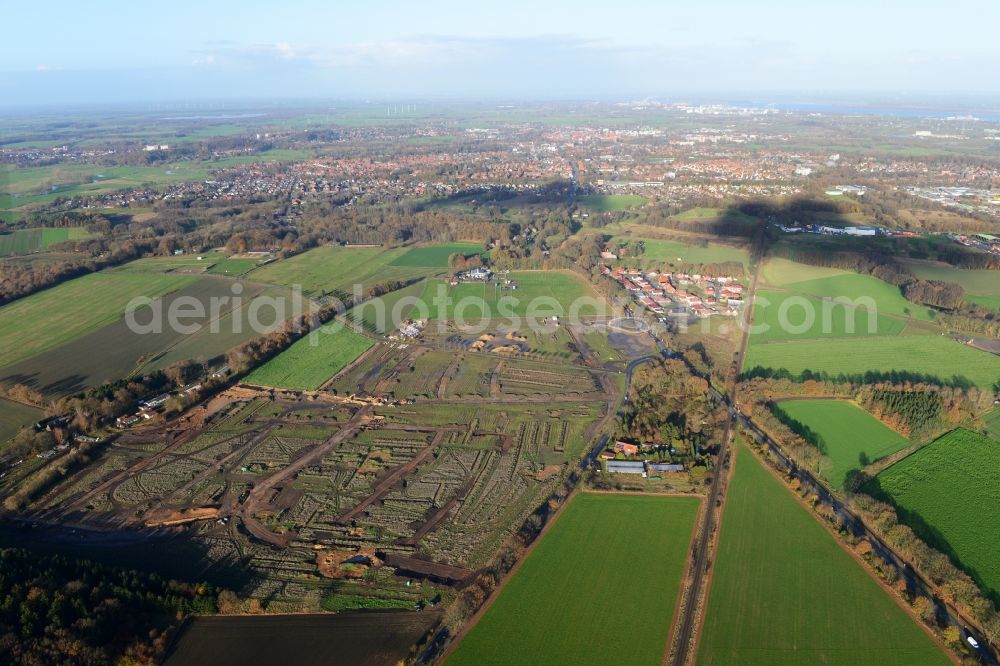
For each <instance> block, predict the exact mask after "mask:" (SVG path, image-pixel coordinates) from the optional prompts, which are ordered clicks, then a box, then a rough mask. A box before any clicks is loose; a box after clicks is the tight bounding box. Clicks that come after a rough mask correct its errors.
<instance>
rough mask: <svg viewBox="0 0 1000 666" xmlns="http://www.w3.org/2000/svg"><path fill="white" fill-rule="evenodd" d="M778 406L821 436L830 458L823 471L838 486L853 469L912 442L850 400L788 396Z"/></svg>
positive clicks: (820, 445)
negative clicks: (805, 398) (794, 397)
mask: <svg viewBox="0 0 1000 666" xmlns="http://www.w3.org/2000/svg"><path fill="white" fill-rule="evenodd" d="M778 409H780V410H781V411H783V412H784V413H785V414H787V415H788V416H790V417H792V418H793V419H795V420H796V421H798V422H799V423H802V424H803V425H805V426H807V427H808V428H809V429H810V430H812V431H813V432H814V433H816V435H817V436H818V437H819V442H818V443H816V444H817V446H818V447H819V449H820V450H821V451H822V452H823V453H824V455H825V456H826V458H827V459H828V460H829V464H828V465H827V466H826V467H825V468H824V469H822V470H820V472H821V474H822V475H823V477H824V478H825V479H826V480H827V481H829V482H830V483H831V484H832V485H833V486H834V487H835V488H841V487H842V486H843V485H844V479H845V478H846V476H847V473H848V472H849V471H851V470H852V469H862V468H864V467H867V466H868V465H869V464H871V463H873V462H875V461H876V460H879V459H880V458H884V457H885V456H887V455H889V454H890V453H895V452H896V451H899V450H901V449H905V448H906V447H907V446H909V445H910V441H909V440H908V439H906V438H905V437H903V436H902V435H900V434H899V433H897V432H896V431H895V430H892V429H891V428H889V427H888V426H886V425H884V424H883V423H882V422H881V421H879V420H878V419H876V418H875V417H874V416H872V415H871V414H869V413H868V412H866V411H865V410H863V409H861V408H860V407H858V406H857V405H855V404H854V403H853V402H848V401H846V400H786V401H784V402H782V403H780V404H779V405H778Z"/></svg>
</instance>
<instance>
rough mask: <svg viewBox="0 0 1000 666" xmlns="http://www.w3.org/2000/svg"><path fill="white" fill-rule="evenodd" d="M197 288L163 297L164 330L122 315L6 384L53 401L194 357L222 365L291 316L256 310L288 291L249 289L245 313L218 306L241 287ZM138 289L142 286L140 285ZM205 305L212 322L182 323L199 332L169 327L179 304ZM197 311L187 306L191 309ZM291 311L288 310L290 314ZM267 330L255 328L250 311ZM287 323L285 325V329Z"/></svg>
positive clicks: (1, 377)
mask: <svg viewBox="0 0 1000 666" xmlns="http://www.w3.org/2000/svg"><path fill="white" fill-rule="evenodd" d="M118 277H125V278H133V279H134V278H138V277H143V276H142V275H139V274H123V275H120V276H118ZM193 280H194V281H193V282H192V283H191V284H187V285H185V286H183V287H181V288H180V289H177V290H175V291H173V292H171V293H170V294H168V295H165V296H163V297H162V300H161V301H160V302H158V303H157V304H156V308H157V309H158V310H159V311H160V312H161V313H162V315H163V323H164V325H163V327H162V329H161V330H153V331H147V332H143V333H138V332H135V331H133V330H131V329H130V328H129V324H128V322H127V321H126V320H125V319H124V318H122V317H121V315H122V311H118V312H117V315H118V318H116V319H115V320H114V321H112V322H110V323H107V324H105V325H103V326H100V327H99V328H97V329H95V330H93V331H90V332H87V333H83V334H81V335H77V336H75V337H73V338H72V339H69V340H66V341H63V342H62V343H61V344H59V345H57V346H55V347H53V348H51V349H47V350H45V351H43V352H41V353H38V354H35V355H33V356H31V357H30V358H27V359H24V360H21V361H19V362H17V363H14V364H12V365H8V366H6V367H3V370H0V382H2V383H4V384H8V385H9V384H14V383H21V384H27V385H29V386H31V387H32V388H35V389H37V390H39V391H41V392H42V393H43V394H44V395H46V396H57V395H66V394H68V393H74V392H76V391H81V390H83V389H85V388H88V387H90V386H95V385H97V384H101V383H103V382H107V381H111V380H114V379H119V378H121V377H128V376H131V375H133V374H135V373H138V372H141V371H148V370H153V369H157V368H164V367H166V366H168V365H170V364H172V363H174V362H177V361H182V360H186V359H201V360H204V361H211V362H214V363H220V362H221V359H220V357H221V356H222V355H223V354H225V353H226V352H227V351H228V350H229V349H231V348H232V347H235V346H236V345H238V344H241V343H243V342H246V341H247V340H248V339H250V338H252V337H255V336H257V335H260V334H262V333H265V332H267V329H268V328H270V327H272V326H274V325H275V319H283V318H282V317H280V316H279V315H280V314H281V313H280V312H279V313H276V312H275V309H274V308H272V307H270V306H269V305H268V304H267V302H266V301H263V300H262V301H259V303H260V305H259V306H258V305H253V303H255V302H256V301H255V300H254V299H256V298H257V297H258V296H268V297H274V298H281V297H284V298H287V296H288V292H287V290H285V289H283V288H281V287H272V286H268V285H260V284H255V283H247V284H245V285H244V289H243V292H242V294H241V298H242V299H243V300H242V304H241V307H239V308H237V307H236V306H235V304H234V303H233V302H232V301H231V300H229V301H226V302H220V301H213V299H215V298H219V297H222V298H225V297H231V294H232V292H231V288H232V286H233V284H234V283H233V282H232V281H231V280H227V279H225V278H219V277H214V276H213V277H195V278H193ZM137 284H138V282H137ZM182 298H183V299H184V300H185V301H189V302H190V305H193V304H194V302H195V301H196V302H198V303H201V304H202V307H203V308H204V313H205V317H192V318H188V319H183V318H182V319H181V320H179V323H181V324H183V325H185V326H187V325H188V324H196V325H197V326H196V327H195V328H194V329H192V330H184V329H180V328H175V327H173V326H171V325H169V319H168V317H169V313H170V311H171V308H173V307H174V305H173V304H174V303H179V304H183V302H182V301H180V300H179V299H182ZM213 302H216V303H219V307H218V309H217V310H218V311H217V313H216V312H212V307H213ZM188 307H190V306H189V305H188V304H184V308H188ZM290 309H291V308H290V306H286V307H285V312H286V313H289V312H290ZM251 312H253V313H254V316H255V317H256V321H257V322H259V324H260V326H262V327H263V329H260V330H258V327H257V326H255V325H253V324H254V321H253V320H251V317H250V313H251ZM152 317H153V313H152V312H151V311H149V310H145V311H140V312H138V313H137V314H136V317H135V319H136V321H137V322H138V323H141V324H145V323H149V322H151V321H152ZM280 324H281V322H280V321H278V322H277V325H280Z"/></svg>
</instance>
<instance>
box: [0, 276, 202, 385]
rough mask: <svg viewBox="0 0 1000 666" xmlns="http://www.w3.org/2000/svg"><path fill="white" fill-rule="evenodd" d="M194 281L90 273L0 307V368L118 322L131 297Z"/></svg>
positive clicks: (160, 291) (154, 294) (166, 289)
mask: <svg viewBox="0 0 1000 666" xmlns="http://www.w3.org/2000/svg"><path fill="white" fill-rule="evenodd" d="M196 279H197V278H195V277H186V276H178V275H147V274H140V273H136V274H118V273H92V274H90V275H84V276H83V277H80V278H76V279H75V280H70V281H69V282H64V283H62V284H60V285H58V286H56V287H53V288H52V289H46V290H45V291H41V292H38V293H36V294H32V295H31V296H28V297H27V298H22V299H20V300H17V301H14V302H13V303H10V304H8V305H5V306H3V307H0V368H3V367H6V366H9V365H11V364H12V363H16V362H17V361H20V360H23V359H26V358H30V357H31V356H34V355H35V354H39V353H41V352H43V351H46V350H48V349H52V348H53V347H56V346H58V345H61V344H64V343H66V342H69V341H70V340H73V339H75V338H78V337H80V336H82V335H85V334H87V333H90V332H92V331H95V330H97V329H99V328H101V327H102V326H106V325H108V324H111V323H112V322H115V321H117V320H119V319H121V318H122V317H123V316H124V312H125V306H126V305H127V304H128V302H129V301H130V300H131V299H133V298H135V297H136V296H149V297H153V298H155V297H157V296H162V295H163V294H166V293H168V292H171V291H175V290H177V289H181V288H183V287H185V286H187V285H189V284H192V283H193V282H194V281H195V280H196Z"/></svg>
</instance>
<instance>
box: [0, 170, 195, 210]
mask: <svg viewBox="0 0 1000 666" xmlns="http://www.w3.org/2000/svg"><path fill="white" fill-rule="evenodd" d="M207 176H208V169H207V168H206V167H205V166H204V165H203V164H202V163H199V162H179V163H177V164H169V165H163V166H156V167H149V166H100V165H94V164H60V165H56V166H49V167H23V168H16V169H10V168H6V169H5V170H4V174H3V190H2V191H0V209H11V208H19V207H21V206H25V205H28V204H37V203H46V202H49V201H52V200H53V199H55V198H56V197H69V196H75V195H89V194H103V193H106V192H113V191H115V190H120V189H125V188H129V187H136V186H139V185H145V184H152V185H166V184H171V183H180V182H185V181H191V180H200V179H204V178H205V177H207Z"/></svg>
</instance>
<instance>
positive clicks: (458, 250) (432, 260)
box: [389, 243, 483, 269]
mask: <svg viewBox="0 0 1000 666" xmlns="http://www.w3.org/2000/svg"><path fill="white" fill-rule="evenodd" d="M482 253H483V246H482V244H481V243H444V244H441V245H428V246H426V247H413V248H410V249H409V250H407V251H406V252H404V253H403V254H401V255H399V256H398V257H396V258H395V259H393V260H392V261H390V262H389V265H390V266H411V267H420V268H442V269H443V268H448V257H450V256H451V255H453V254H461V255H464V256H467V257H469V256H472V255H474V254H482Z"/></svg>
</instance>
